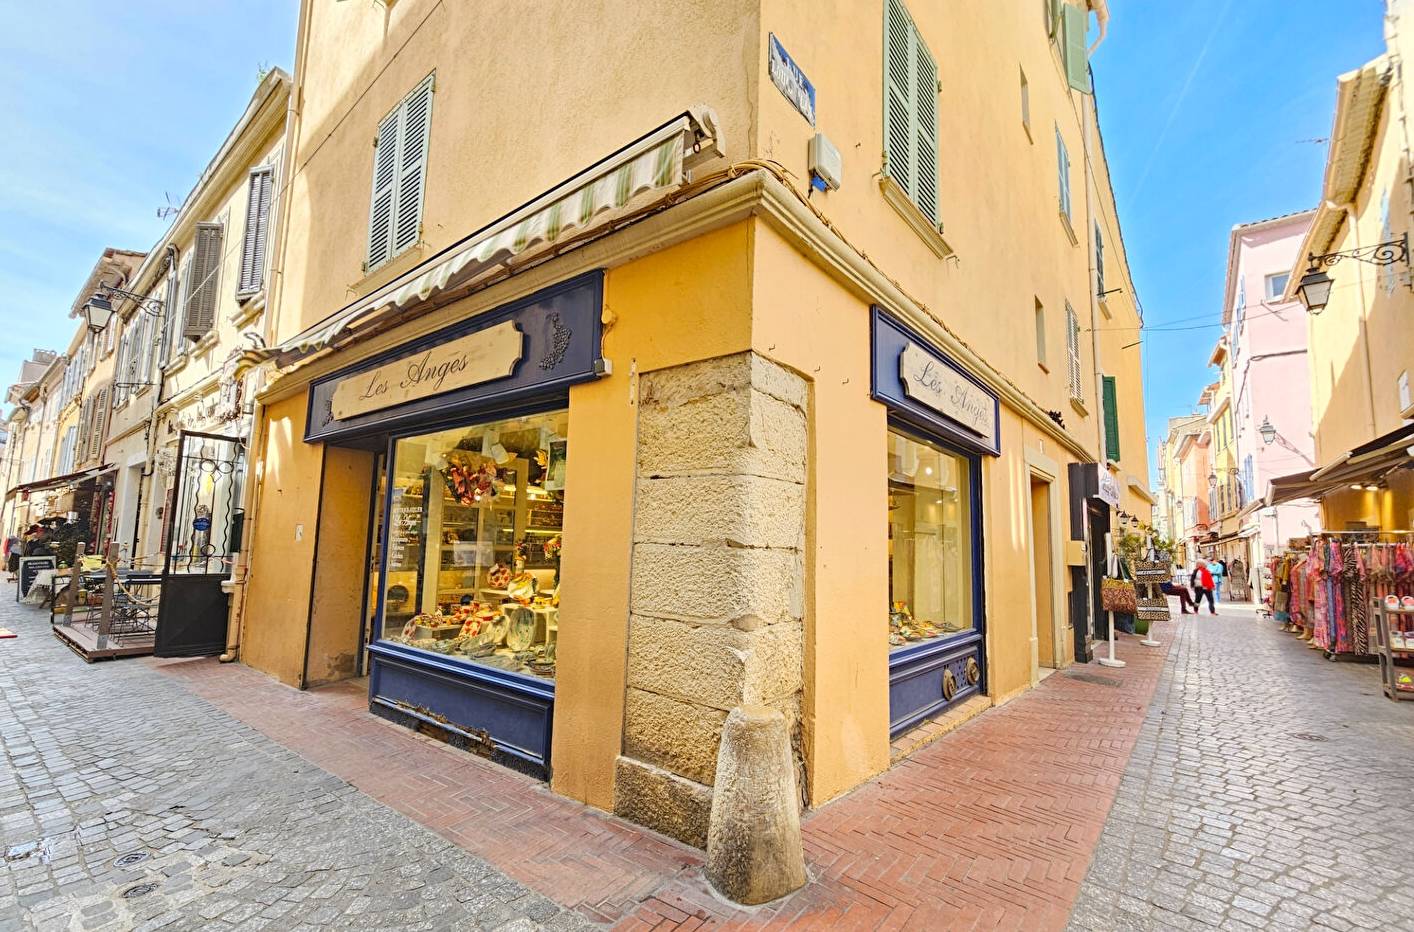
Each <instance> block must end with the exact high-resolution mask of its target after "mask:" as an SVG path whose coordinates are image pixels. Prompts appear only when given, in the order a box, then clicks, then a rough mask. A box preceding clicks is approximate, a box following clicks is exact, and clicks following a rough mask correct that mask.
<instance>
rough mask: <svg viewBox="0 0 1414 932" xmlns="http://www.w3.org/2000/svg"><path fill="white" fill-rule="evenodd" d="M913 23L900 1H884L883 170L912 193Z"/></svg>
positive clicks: (901, 186) (910, 194)
mask: <svg viewBox="0 0 1414 932" xmlns="http://www.w3.org/2000/svg"><path fill="white" fill-rule="evenodd" d="M912 34H913V22H912V20H910V19H909V16H908V12H907V11H906V10H904V8H903V4H902V3H900V2H899V0H886V2H885V4H884V171H885V172H886V173H887V174H888V176H889V177H890V178H892V179H893V180H894V181H895V182H897V183H898V186H899V187H900V188H902V189H903V190H904V191H906V192H908V194H909V196H912V195H913V190H914V185H913V171H912V170H913V159H912V158H911V157H910V156H911V154H912V148H913V146H912V135H913V133H912V127H913V80H912V78H913V73H912V72H913V68H912V62H913V56H912V54H911V51H910V49H911V47H912V43H913V39H912Z"/></svg>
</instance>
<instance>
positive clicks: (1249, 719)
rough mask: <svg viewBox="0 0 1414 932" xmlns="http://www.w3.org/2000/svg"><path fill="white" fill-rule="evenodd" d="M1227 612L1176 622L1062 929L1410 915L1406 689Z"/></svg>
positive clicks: (1413, 746)
mask: <svg viewBox="0 0 1414 932" xmlns="http://www.w3.org/2000/svg"><path fill="white" fill-rule="evenodd" d="M1219 610H1220V611H1222V612H1223V614H1221V615H1219V616H1217V617H1213V616H1210V615H1207V614H1204V615H1199V616H1197V617H1196V618H1195V617H1193V616H1187V617H1184V618H1182V619H1181V624H1180V625H1179V629H1178V630H1179V632H1180V634H1179V637H1178V639H1177V642H1176V643H1175V644H1174V645H1173V647H1172V649H1171V652H1170V654H1169V659H1168V663H1167V664H1165V666H1164V671H1163V674H1162V677H1161V679H1160V681H1159V687H1158V690H1157V691H1156V692H1155V694H1154V699H1153V702H1152V703H1151V705H1150V707H1149V712H1148V716H1147V717H1146V719H1145V722H1144V727H1143V730H1142V731H1141V733H1140V736H1139V740H1138V742H1137V743H1136V745H1135V748H1134V754H1133V757H1132V758H1131V759H1130V762H1129V766H1128V768H1127V769H1126V771H1125V775H1124V779H1123V781H1122V783H1121V785H1120V790H1119V795H1118V796H1117V797H1116V800H1115V804H1114V807H1113V809H1112V810H1111V812H1110V817H1109V820H1108V821H1107V823H1106V826H1105V831H1104V834H1103V835H1102V836H1101V841H1100V846H1099V848H1098V849H1097V850H1096V852H1095V860H1094V862H1093V864H1092V865H1091V868H1090V872H1089V874H1088V875H1087V877H1086V880H1085V884H1084V886H1083V887H1082V889H1081V893H1080V896H1079V898H1078V900H1077V902H1076V908H1075V910H1074V912H1073V913H1072V916H1071V924H1070V927H1071V928H1072V929H1076V930H1092V929H1093V930H1131V929H1193V928H1212V927H1216V928H1221V929H1226V930H1233V929H1311V928H1326V929H1339V930H1352V929H1414V884H1411V881H1414V869H1411V866H1410V865H1411V861H1410V858H1409V851H1410V847H1409V842H1410V833H1409V813H1410V812H1411V811H1412V810H1414V805H1411V793H1414V779H1411V774H1414V704H1405V703H1398V704H1397V703H1394V702H1390V701H1389V700H1387V699H1385V698H1384V696H1383V694H1382V693H1381V691H1380V685H1379V672H1378V668H1377V667H1374V666H1369V665H1363V664H1353V663H1330V662H1327V661H1325V660H1324V659H1322V658H1321V656H1320V654H1319V653H1318V652H1317V651H1314V650H1311V649H1309V648H1307V647H1306V646H1305V644H1303V643H1301V642H1300V641H1298V640H1296V639H1295V637H1294V636H1292V635H1290V634H1285V633H1283V632H1281V631H1280V630H1279V629H1278V627H1277V626H1276V625H1275V624H1274V623H1272V622H1269V621H1264V620H1263V621H1259V620H1258V619H1257V618H1256V617H1255V615H1254V613H1253V612H1252V611H1250V610H1246V609H1241V608H1235V607H1233V606H1231V605H1222V604H1220V606H1219Z"/></svg>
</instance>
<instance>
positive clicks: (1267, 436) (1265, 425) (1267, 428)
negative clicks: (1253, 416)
mask: <svg viewBox="0 0 1414 932" xmlns="http://www.w3.org/2000/svg"><path fill="white" fill-rule="evenodd" d="M1257 433H1259V434H1261V435H1262V443H1264V444H1266V445H1267V446H1271V445H1272V443H1273V441H1275V440H1276V439H1277V429H1276V427H1275V426H1274V425H1273V424H1272V419H1271V417H1270V416H1268V417H1264V418H1262V425H1261V426H1260V427H1258V428H1257Z"/></svg>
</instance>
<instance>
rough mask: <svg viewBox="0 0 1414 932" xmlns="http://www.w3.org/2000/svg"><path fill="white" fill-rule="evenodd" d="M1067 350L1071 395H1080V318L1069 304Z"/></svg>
mask: <svg viewBox="0 0 1414 932" xmlns="http://www.w3.org/2000/svg"><path fill="white" fill-rule="evenodd" d="M1065 351H1066V355H1067V356H1068V357H1069V364H1070V372H1069V375H1070V397H1072V398H1079V397H1080V319H1079V318H1077V317H1076V316H1075V309H1074V308H1072V307H1071V306H1070V305H1069V304H1067V305H1066V307H1065Z"/></svg>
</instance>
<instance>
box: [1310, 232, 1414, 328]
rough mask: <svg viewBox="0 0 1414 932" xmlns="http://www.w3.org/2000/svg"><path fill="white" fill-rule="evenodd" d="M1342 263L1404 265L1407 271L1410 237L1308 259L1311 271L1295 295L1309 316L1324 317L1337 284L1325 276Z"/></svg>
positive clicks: (1406, 235)
mask: <svg viewBox="0 0 1414 932" xmlns="http://www.w3.org/2000/svg"><path fill="white" fill-rule="evenodd" d="M1342 259H1354V260H1355V261H1357V262H1365V263H1368V264H1370V265H1395V264H1397V263H1400V262H1403V263H1404V265H1405V266H1406V267H1407V266H1408V265H1409V234H1408V233H1405V234H1404V235H1403V236H1401V237H1400V238H1399V239H1392V240H1390V241H1389V242H1386V243H1376V244H1375V245H1373V246H1362V247H1361V248H1359V249H1346V250H1342V251H1341V252H1328V253H1325V254H1324V255H1320V256H1317V255H1308V256H1307V257H1306V260H1307V261H1308V262H1309V263H1310V268H1308V269H1307V270H1306V274H1305V275H1302V276H1301V282H1300V284H1298V285H1297V286H1296V294H1297V297H1299V298H1300V299H1301V303H1302V304H1304V305H1306V310H1307V311H1309V312H1310V313H1312V314H1319V313H1321V311H1323V310H1325V308H1326V305H1327V304H1328V303H1329V302H1330V298H1331V286H1332V285H1334V284H1335V280H1334V279H1332V278H1331V277H1330V276H1329V275H1327V274H1326V269H1328V268H1330V267H1331V266H1333V265H1335V264H1336V263H1337V262H1339V261H1340V260H1342Z"/></svg>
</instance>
